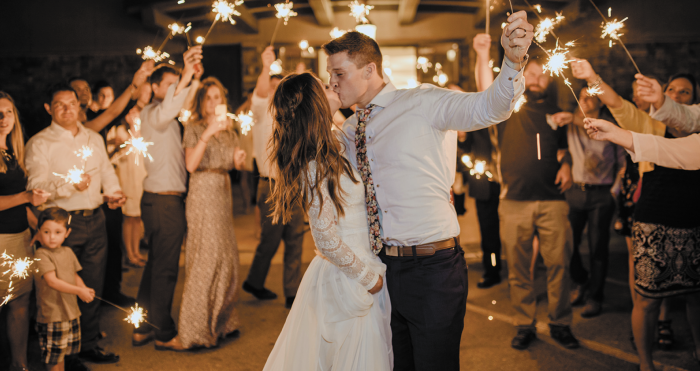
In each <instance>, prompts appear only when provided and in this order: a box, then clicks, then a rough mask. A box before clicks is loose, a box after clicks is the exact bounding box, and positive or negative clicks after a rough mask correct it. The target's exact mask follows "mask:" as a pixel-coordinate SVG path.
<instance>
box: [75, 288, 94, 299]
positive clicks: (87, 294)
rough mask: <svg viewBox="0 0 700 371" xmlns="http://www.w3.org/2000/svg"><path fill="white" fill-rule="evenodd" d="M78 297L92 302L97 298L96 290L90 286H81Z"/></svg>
mask: <svg viewBox="0 0 700 371" xmlns="http://www.w3.org/2000/svg"><path fill="white" fill-rule="evenodd" d="M78 297H79V298H80V300H82V301H83V302H85V303H91V302H92V301H93V300H95V290H93V289H91V288H89V287H80V288H79V289H78Z"/></svg>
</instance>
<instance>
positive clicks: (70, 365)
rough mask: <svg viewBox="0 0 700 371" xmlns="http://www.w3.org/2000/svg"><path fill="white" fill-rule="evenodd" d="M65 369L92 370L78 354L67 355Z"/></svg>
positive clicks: (70, 370) (67, 370)
mask: <svg viewBox="0 0 700 371" xmlns="http://www.w3.org/2000/svg"><path fill="white" fill-rule="evenodd" d="M64 360H65V362H66V363H65V366H64V369H65V370H66V371H90V369H89V368H88V367H87V366H85V364H84V363H83V361H81V360H80V358H78V356H66V358H65V359H64Z"/></svg>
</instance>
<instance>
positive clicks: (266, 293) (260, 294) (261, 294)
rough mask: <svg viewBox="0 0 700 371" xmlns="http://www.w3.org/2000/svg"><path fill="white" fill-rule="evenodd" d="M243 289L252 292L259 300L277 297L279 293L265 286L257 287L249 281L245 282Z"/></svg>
mask: <svg viewBox="0 0 700 371" xmlns="http://www.w3.org/2000/svg"><path fill="white" fill-rule="evenodd" d="M243 291H245V292H247V293H250V294H252V295H253V296H255V298H256V299H258V300H274V299H277V294H275V293H274V292H272V291H270V290H268V289H266V288H264V287H263V288H261V289H256V288H255V287H253V286H252V285H251V284H249V283H248V281H246V282H243Z"/></svg>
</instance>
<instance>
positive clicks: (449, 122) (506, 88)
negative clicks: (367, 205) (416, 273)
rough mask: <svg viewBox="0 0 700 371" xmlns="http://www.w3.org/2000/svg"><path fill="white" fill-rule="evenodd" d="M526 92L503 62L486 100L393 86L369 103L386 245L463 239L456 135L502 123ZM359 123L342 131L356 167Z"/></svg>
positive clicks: (352, 121) (370, 152) (351, 121)
mask: <svg viewBox="0 0 700 371" xmlns="http://www.w3.org/2000/svg"><path fill="white" fill-rule="evenodd" d="M523 69H524V68H523ZM524 91H525V81H524V80H523V77H522V72H518V71H516V70H515V69H513V68H511V67H510V66H508V64H507V63H505V62H504V63H503V65H502V68H501V73H500V74H499V75H498V77H496V79H495V81H494V82H493V84H492V85H491V86H490V87H489V88H488V89H487V90H486V91H484V92H481V93H461V92H455V91H451V90H447V89H441V88H438V87H435V86H433V85H427V84H424V85H421V86H420V87H417V88H413V89H406V90H404V89H402V90H397V89H396V87H394V85H393V84H392V83H388V84H387V85H386V86H385V87H384V89H382V91H381V92H380V93H379V94H377V96H376V97H374V99H372V101H371V102H370V104H375V105H376V106H377V107H376V108H375V109H373V110H372V113H371V115H370V119H369V121H368V123H367V126H366V137H367V138H366V139H367V157H368V158H369V161H370V168H371V169H372V178H373V181H374V185H375V187H374V188H375V191H376V194H377V202H378V204H379V208H380V221H381V226H382V238H383V240H384V242H385V243H387V244H389V245H404V246H410V245H420V244H424V243H429V242H435V241H441V240H446V239H448V238H452V237H456V236H459V223H458V221H457V214H456V212H455V209H454V206H453V205H452V204H451V203H450V187H451V186H452V183H453V182H454V177H455V167H456V164H457V133H456V131H473V130H479V129H483V128H485V127H488V126H491V125H495V124H498V123H499V122H503V121H505V120H506V119H508V118H509V117H510V114H511V112H512V110H513V107H514V106H515V102H516V101H517V100H518V98H519V96H520V95H522V93H523V92H524ZM358 109H360V107H358ZM357 123H358V120H357V115H353V116H351V117H349V118H348V119H347V120H346V121H345V123H344V124H343V127H342V130H343V132H344V133H345V135H344V141H345V145H346V147H347V148H346V151H347V155H348V159H349V160H350V161H351V163H352V164H353V165H354V166H355V168H357V157H356V154H355V152H356V147H355V128H356V127H357Z"/></svg>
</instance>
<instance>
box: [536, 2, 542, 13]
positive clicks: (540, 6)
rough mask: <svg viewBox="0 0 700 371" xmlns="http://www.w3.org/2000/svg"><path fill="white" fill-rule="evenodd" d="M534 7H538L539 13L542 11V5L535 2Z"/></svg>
mask: <svg viewBox="0 0 700 371" xmlns="http://www.w3.org/2000/svg"><path fill="white" fill-rule="evenodd" d="M534 7H535V9H537V13H542V5H540V4H535V5H534Z"/></svg>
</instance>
